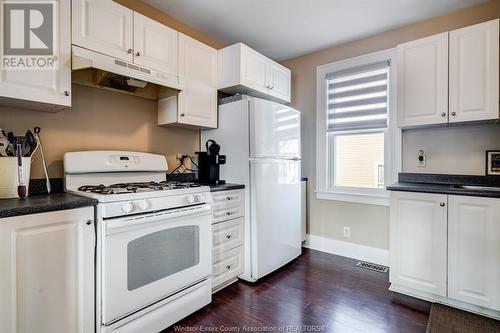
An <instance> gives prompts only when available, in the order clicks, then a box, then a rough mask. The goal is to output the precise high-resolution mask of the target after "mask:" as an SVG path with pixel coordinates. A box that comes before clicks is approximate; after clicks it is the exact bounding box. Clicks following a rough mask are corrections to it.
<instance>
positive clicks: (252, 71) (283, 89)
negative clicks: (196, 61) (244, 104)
mask: <svg viewBox="0 0 500 333" xmlns="http://www.w3.org/2000/svg"><path fill="white" fill-rule="evenodd" d="M218 58H219V78H218V81H219V82H218V86H219V90H221V91H223V92H227V93H230V94H234V93H244V94H248V95H252V96H256V97H260V98H264V99H270V100H274V101H278V102H290V100H291V71H290V70H289V69H288V68H286V67H284V66H282V65H280V64H278V63H277V62H275V61H273V60H271V59H269V58H267V57H265V56H264V55H262V54H260V53H259V52H257V51H255V50H253V49H251V48H249V47H248V46H246V45H245V44H243V43H237V44H233V45H231V46H228V47H226V48H224V49H221V50H219V56H218Z"/></svg>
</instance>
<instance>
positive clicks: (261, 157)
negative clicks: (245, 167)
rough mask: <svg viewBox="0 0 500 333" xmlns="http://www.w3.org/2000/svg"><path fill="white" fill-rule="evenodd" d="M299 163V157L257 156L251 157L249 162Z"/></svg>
mask: <svg viewBox="0 0 500 333" xmlns="http://www.w3.org/2000/svg"><path fill="white" fill-rule="evenodd" d="M270 160H275V161H300V160H301V158H300V157H291V156H290V157H288V156H259V157H251V158H250V162H252V161H270Z"/></svg>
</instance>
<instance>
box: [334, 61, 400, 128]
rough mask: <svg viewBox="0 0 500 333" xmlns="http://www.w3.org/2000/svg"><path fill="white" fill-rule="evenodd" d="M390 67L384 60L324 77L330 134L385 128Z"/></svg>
mask: <svg viewBox="0 0 500 333" xmlns="http://www.w3.org/2000/svg"><path fill="white" fill-rule="evenodd" d="M389 67H390V63H389V61H383V62H379V63H375V64H371V65H365V66H360V67H355V68H350V69H348V70H343V71H338V72H334V73H330V74H328V75H327V76H326V81H327V87H328V88H327V89H328V92H327V98H328V100H327V103H328V108H327V119H328V121H327V130H328V131H329V132H338V131H352V130H363V129H383V128H387V126H388V124H387V113H388V105H389V102H388V101H389Z"/></svg>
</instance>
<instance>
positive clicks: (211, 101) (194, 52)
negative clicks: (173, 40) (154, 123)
mask: <svg viewBox="0 0 500 333" xmlns="http://www.w3.org/2000/svg"><path fill="white" fill-rule="evenodd" d="M179 78H180V80H181V82H180V83H181V85H182V87H183V90H182V91H181V92H179V94H178V95H175V96H170V97H167V98H165V99H163V100H160V101H159V103H158V124H159V125H170V124H177V125H187V126H194V127H201V128H216V127H217V50H216V49H214V48H212V47H210V46H208V45H206V44H203V43H201V42H199V41H197V40H196V39H193V38H191V37H188V36H186V35H184V34H182V33H179Z"/></svg>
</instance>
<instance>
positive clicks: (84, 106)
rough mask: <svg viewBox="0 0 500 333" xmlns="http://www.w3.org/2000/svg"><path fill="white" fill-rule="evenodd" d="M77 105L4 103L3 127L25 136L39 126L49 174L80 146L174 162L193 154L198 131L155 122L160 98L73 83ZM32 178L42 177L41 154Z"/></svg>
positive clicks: (0, 118)
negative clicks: (42, 107)
mask: <svg viewBox="0 0 500 333" xmlns="http://www.w3.org/2000/svg"><path fill="white" fill-rule="evenodd" d="M72 103H73V106H72V107H71V108H70V109H67V110H64V111H61V112H58V113H50V112H40V111H28V110H17V109H9V108H0V128H4V129H7V130H11V131H14V132H15V133H16V134H17V135H24V133H26V130H28V129H31V130H33V128H34V127H35V126H39V127H41V129H42V132H41V139H42V143H43V147H44V152H45V155H46V156H45V158H46V160H47V163H48V167H49V173H50V176H51V177H62V157H63V154H64V153H65V152H67V151H77V150H94V149H95V150H106V149H110V150H132V151H143V152H151V153H157V154H164V155H166V156H167V159H168V163H169V166H170V167H171V168H172V167H175V154H176V153H177V152H182V153H190V154H192V153H193V152H194V151H195V150H197V149H198V148H197V147H198V132H197V131H193V130H185V129H180V128H174V127H163V126H158V125H156V102H155V101H150V100H146V99H143V98H140V97H134V96H129V95H126V94H122V93H117V92H111V91H108V90H103V89H98V88H90V87H85V86H80V85H75V84H74V85H73V100H72ZM31 178H43V170H42V166H41V163H40V158H39V154H37V156H36V157H35V159H34V160H33V164H32V171H31Z"/></svg>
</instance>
